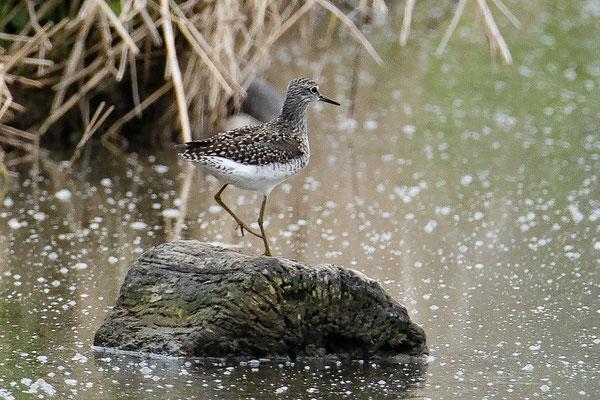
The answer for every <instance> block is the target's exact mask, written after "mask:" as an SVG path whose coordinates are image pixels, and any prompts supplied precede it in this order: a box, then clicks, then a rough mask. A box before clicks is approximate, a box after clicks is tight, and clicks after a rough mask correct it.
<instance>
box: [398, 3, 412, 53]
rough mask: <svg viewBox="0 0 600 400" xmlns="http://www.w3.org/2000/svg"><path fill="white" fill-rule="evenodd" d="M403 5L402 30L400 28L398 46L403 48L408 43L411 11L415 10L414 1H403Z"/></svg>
mask: <svg viewBox="0 0 600 400" xmlns="http://www.w3.org/2000/svg"><path fill="white" fill-rule="evenodd" d="M405 1H406V4H405V5H404V17H403V18H402V28H400V45H401V46H405V45H406V42H408V35H409V34H410V24H411V21H412V15H413V10H414V8H415V1H416V0H405Z"/></svg>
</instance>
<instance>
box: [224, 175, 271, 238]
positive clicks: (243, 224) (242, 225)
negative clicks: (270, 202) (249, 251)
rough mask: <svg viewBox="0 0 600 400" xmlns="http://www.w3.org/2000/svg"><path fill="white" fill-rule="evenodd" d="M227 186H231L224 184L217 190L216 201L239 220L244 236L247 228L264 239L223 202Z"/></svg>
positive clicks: (236, 220)
mask: <svg viewBox="0 0 600 400" xmlns="http://www.w3.org/2000/svg"><path fill="white" fill-rule="evenodd" d="M227 186H229V184H228V183H226V184H224V185H223V187H222V188H221V189H220V190H219V191H218V192H217V194H215V200H216V202H217V203H218V204H219V205H220V206H221V207H223V210H225V211H227V213H228V214H229V215H231V216H232V217H233V219H234V220H235V222H237V224H238V226H239V227H240V232H241V233H242V236H244V229H245V230H246V231H248V232H249V233H250V234H252V235H254V236H256V237H259V238H261V239H263V240H264V238H263V237H262V236H261V235H259V234H258V233H256V232H254V231H253V230H252V229H250V228H249V227H248V225H246V224H245V223H244V221H242V220H241V219H239V218H238V216H237V215H235V213H234V212H233V211H231V209H230V208H229V207H227V205H226V204H225V203H224V202H223V200H221V193H223V190H225V188H226V187H227ZM261 230H262V227H261Z"/></svg>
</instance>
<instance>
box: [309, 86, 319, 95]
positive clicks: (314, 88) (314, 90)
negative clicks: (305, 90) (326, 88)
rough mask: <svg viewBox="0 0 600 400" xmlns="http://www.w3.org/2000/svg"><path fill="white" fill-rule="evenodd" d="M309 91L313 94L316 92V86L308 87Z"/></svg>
mask: <svg viewBox="0 0 600 400" xmlns="http://www.w3.org/2000/svg"><path fill="white" fill-rule="evenodd" d="M310 92H311V93H314V94H317V92H318V90H317V87H316V86H313V87H311V88H310Z"/></svg>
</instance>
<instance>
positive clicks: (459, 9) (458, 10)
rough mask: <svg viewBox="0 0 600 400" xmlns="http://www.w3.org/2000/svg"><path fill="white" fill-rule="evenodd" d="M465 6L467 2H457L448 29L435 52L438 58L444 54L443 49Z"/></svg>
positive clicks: (463, 0) (462, 0)
mask: <svg viewBox="0 0 600 400" xmlns="http://www.w3.org/2000/svg"><path fill="white" fill-rule="evenodd" d="M466 4H467V0H460V1H459V2H458V5H457V6H456V10H455V11H454V15H453V16H452V20H451V21H450V25H448V29H446V32H445V33H444V37H443V38H442V41H441V42H440V45H439V46H438V48H437V50H436V51H435V54H437V55H438V56H439V55H441V54H442V53H443V52H444V49H445V48H446V45H447V44H448V41H449V40H450V36H452V33H454V29H456V26H457V25H458V21H460V17H461V16H462V13H463V11H464V9H465V5H466Z"/></svg>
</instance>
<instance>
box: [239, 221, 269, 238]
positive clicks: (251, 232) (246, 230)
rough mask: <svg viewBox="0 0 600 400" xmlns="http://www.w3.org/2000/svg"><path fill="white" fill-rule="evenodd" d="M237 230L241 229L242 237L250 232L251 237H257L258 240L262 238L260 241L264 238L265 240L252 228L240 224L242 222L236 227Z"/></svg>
mask: <svg viewBox="0 0 600 400" xmlns="http://www.w3.org/2000/svg"><path fill="white" fill-rule="evenodd" d="M237 228H240V233H241V234H242V236H244V235H245V232H248V233H249V234H251V235H254V236H256V237H257V238H260V239H262V238H263V237H262V235H261V234H259V233H256V232H254V231H253V230H252V229H250V228H249V227H248V226H247V225H246V224H244V223H243V222H241V223H240V222H238V224H237V226H236V229H237Z"/></svg>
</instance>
